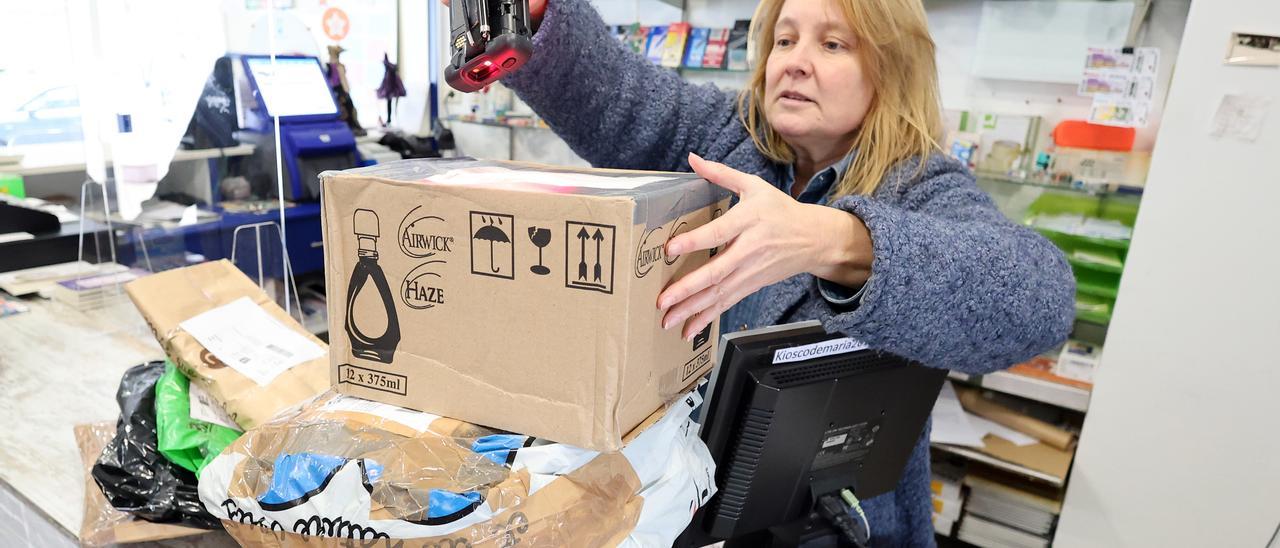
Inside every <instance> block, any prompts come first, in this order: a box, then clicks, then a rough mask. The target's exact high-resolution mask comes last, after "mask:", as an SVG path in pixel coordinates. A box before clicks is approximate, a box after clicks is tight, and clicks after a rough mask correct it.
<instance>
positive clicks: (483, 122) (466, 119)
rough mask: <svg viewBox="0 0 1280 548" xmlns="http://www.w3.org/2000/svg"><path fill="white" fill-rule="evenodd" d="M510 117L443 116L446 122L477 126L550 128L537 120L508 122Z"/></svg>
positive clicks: (548, 129)
mask: <svg viewBox="0 0 1280 548" xmlns="http://www.w3.org/2000/svg"><path fill="white" fill-rule="evenodd" d="M511 119H512V118H508V119H505V120H501V121H499V120H482V119H479V118H469V117H463V116H449V117H446V118H444V120H445V121H446V122H459V123H463V124H475V125H478V126H489V127H505V128H508V129H539V130H547V131H550V130H551V128H549V127H547V125H546V123H545V122H541V121H539V122H525V123H511V122H510V120H511ZM519 120H532V118H519Z"/></svg>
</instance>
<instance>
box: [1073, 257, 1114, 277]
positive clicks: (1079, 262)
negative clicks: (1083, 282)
mask: <svg viewBox="0 0 1280 548" xmlns="http://www.w3.org/2000/svg"><path fill="white" fill-rule="evenodd" d="M1067 262H1069V263H1071V266H1076V267H1080V268H1086V269H1089V270H1096V271H1098V272H1107V273H1110V274H1120V273H1122V272H1124V266H1123V265H1121V266H1116V265H1111V264H1103V263H1095V262H1093V261H1086V260H1083V259H1077V258H1075V257H1072V256H1069V255H1068V256H1067Z"/></svg>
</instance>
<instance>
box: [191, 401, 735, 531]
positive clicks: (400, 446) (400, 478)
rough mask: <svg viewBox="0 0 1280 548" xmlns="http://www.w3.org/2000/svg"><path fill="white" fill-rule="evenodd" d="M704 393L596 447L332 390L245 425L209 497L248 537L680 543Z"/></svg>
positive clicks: (213, 475) (695, 481)
mask: <svg viewBox="0 0 1280 548" xmlns="http://www.w3.org/2000/svg"><path fill="white" fill-rule="evenodd" d="M699 403H701V399H700V398H699V397H698V395H697V393H696V392H693V393H690V394H689V395H688V396H687V397H684V398H679V399H678V400H677V401H676V402H673V403H672V404H671V405H669V406H667V407H665V408H664V409H662V410H661V411H660V412H658V413H655V415H657V416H658V418H657V420H654V421H646V422H649V423H650V425H649V426H648V427H647V428H645V429H644V430H643V431H642V432H639V433H638V434H637V435H635V436H634V437H631V438H630V441H629V442H628V444H627V445H626V447H625V448H624V449H623V450H622V451H621V452H611V453H597V452H594V451H589V450H585V449H580V448H575V447H570V446H566V445H561V444H556V443H551V442H548V441H546V440H537V439H534V438H530V437H527V436H523V435H517V434H508V433H504V432H500V431H496V430H491V429H488V428H485V427H479V426H475V425H472V424H468V423H463V422H460V421H456V420H453V419H447V418H441V417H438V416H434V415H429V414H426V413H420V412H417V411H410V410H406V409H403V408H398V407H394V406H390V405H387V404H382V403H378V402H372V401H368V400H362V399H359V398H354V397H351V396H344V395H339V394H336V393H332V394H327V395H324V396H321V397H319V398H317V399H316V400H315V401H313V402H311V403H309V404H307V405H306V406H305V407H303V408H301V409H299V410H297V411H296V412H295V413H293V414H285V415H282V416H280V417H278V418H277V419H276V420H275V421H272V422H271V423H269V424H266V425H263V426H261V427H259V428H256V429H254V430H251V431H249V432H247V433H245V435H244V436H242V437H241V438H240V439H239V440H237V441H236V442H235V443H233V444H232V445H231V446H230V447H228V448H227V450H226V451H224V452H223V453H222V454H221V455H219V456H218V457H217V459H215V460H214V461H213V462H212V463H210V464H209V466H208V467H206V468H205V469H204V471H203V472H202V474H201V476H200V498H201V501H202V502H203V503H204V505H205V507H206V508H208V509H209V511H210V512H211V513H213V515H215V516H217V517H219V518H221V519H222V520H223V523H224V525H226V527H227V531H228V532H230V533H231V534H232V536H234V537H235V538H236V540H237V541H238V542H240V543H241V544H242V545H244V546H342V545H348V543H347V542H340V541H339V539H361V540H360V542H359V543H357V544H356V545H359V546H383V545H385V546H471V547H481V546H491V547H494V548H498V547H503V546H516V545H519V546H557V547H558V546H593V547H594V546H613V545H617V544H619V543H620V542H622V541H623V540H625V539H627V538H631V539H632V540H633V541H640V544H642V545H650V544H652V545H658V544H664V545H670V544H671V543H672V542H673V541H674V540H675V537H676V536H677V535H679V534H680V532H681V531H683V529H684V528H685V527H686V526H687V525H688V523H689V521H690V519H691V518H692V515H693V512H694V511H695V510H696V509H697V508H699V507H700V506H701V505H702V504H704V503H705V502H706V501H707V499H708V498H709V497H710V496H711V495H713V494H714V489H715V488H714V484H713V483H712V477H713V476H714V463H713V462H712V460H711V457H710V454H709V453H708V452H707V449H706V446H705V445H703V444H702V441H701V440H700V439H699V438H698V437H697V435H696V433H695V431H696V428H693V427H692V421H691V419H690V417H689V416H690V414H691V413H692V412H693V411H694V409H695V408H696V407H697V405H698V404H699ZM642 510H643V512H642Z"/></svg>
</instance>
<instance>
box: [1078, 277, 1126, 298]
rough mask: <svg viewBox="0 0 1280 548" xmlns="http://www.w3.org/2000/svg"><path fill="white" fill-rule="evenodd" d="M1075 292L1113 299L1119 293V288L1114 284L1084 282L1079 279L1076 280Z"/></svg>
mask: <svg viewBox="0 0 1280 548" xmlns="http://www.w3.org/2000/svg"><path fill="white" fill-rule="evenodd" d="M1076 293H1084V294H1085V295H1092V296H1094V297H1101V298H1103V299H1112V300H1114V299H1115V298H1116V297H1118V296H1119V295H1120V290H1118V289H1116V288H1115V287H1114V286H1113V287H1107V286H1103V285H1095V284H1090V283H1084V282H1081V281H1079V280H1076Z"/></svg>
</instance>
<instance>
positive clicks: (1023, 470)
mask: <svg viewBox="0 0 1280 548" xmlns="http://www.w3.org/2000/svg"><path fill="white" fill-rule="evenodd" d="M929 446H930V447H932V448H934V449H937V450H939V451H942V452H944V453H951V454H953V455H957V456H960V457H964V458H966V459H969V460H972V461H977V462H981V463H983V464H986V465H988V466H991V467H994V468H998V469H1000V470H1004V471H1006V472H1011V473H1014V474H1018V475H1021V476H1026V477H1029V478H1032V479H1036V480H1040V481H1043V482H1045V483H1048V484H1050V485H1052V486H1054V487H1058V488H1061V487H1063V486H1064V485H1066V478H1060V477H1058V476H1055V475H1053V474H1046V473H1044V472H1041V471H1039V470H1034V469H1031V468H1027V467H1026V466H1022V465H1020V464H1014V463H1012V462H1009V461H1006V460H1003V459H998V458H996V457H993V456H991V455H988V454H986V453H983V452H981V451H978V450H976V449H970V448H968V447H960V446H957V445H946V444H942V443H931V444H929Z"/></svg>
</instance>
